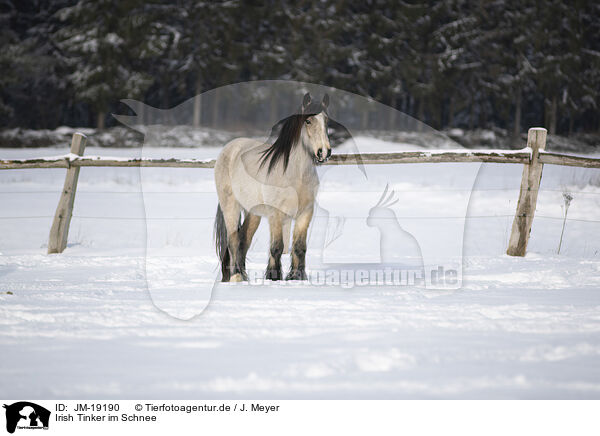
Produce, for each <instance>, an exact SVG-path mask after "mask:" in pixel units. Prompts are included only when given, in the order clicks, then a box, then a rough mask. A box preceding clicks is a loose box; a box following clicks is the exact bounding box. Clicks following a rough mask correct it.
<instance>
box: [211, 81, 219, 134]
mask: <svg viewBox="0 0 600 436" xmlns="http://www.w3.org/2000/svg"><path fill="white" fill-rule="evenodd" d="M220 94H221V90H220V89H219V88H217V89H215V92H214V93H213V105H212V106H213V107H212V109H213V110H212V124H213V125H212V127H213V129H214V128H216V127H217V123H218V122H219V120H218V118H219V97H220Z"/></svg>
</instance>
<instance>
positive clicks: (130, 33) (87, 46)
mask: <svg viewBox="0 0 600 436" xmlns="http://www.w3.org/2000/svg"><path fill="white" fill-rule="evenodd" d="M144 7H148V3H147V2H144V1H141V0H123V1H119V2H114V1H110V0H81V1H80V2H78V3H77V4H76V5H74V6H69V7H66V8H63V9H61V10H60V11H58V12H57V18H58V19H59V20H60V21H61V22H62V24H63V27H61V28H60V29H58V30H57V31H56V32H55V33H54V34H53V40H54V42H55V43H56V45H57V46H58V47H59V48H60V49H61V51H62V52H63V54H64V56H65V60H66V62H67V64H68V65H69V67H70V73H69V74H68V76H67V80H68V81H69V83H70V84H71V85H72V87H73V88H74V91H75V95H76V97H77V98H78V99H79V100H81V101H84V102H86V103H87V104H89V105H90V107H91V108H92V109H93V110H94V112H95V113H96V119H97V122H96V125H97V127H98V128H103V127H104V123H105V117H106V113H107V111H108V109H109V107H110V106H111V105H112V104H114V103H115V102H117V101H118V100H120V99H122V98H139V97H140V96H141V95H142V93H143V91H144V90H145V89H146V88H147V87H148V86H149V85H150V83H151V81H150V78H149V77H148V76H147V75H146V74H144V72H142V71H140V70H139V63H140V60H142V59H144V58H147V57H151V56H159V55H160V54H161V53H162V52H163V51H164V49H165V41H164V38H160V37H158V38H147V36H148V35H155V34H156V33H159V34H160V32H157V29H156V28H155V24H154V23H152V22H149V21H148V19H147V18H148V15H147V14H146V13H145V11H144ZM159 30H160V29H159Z"/></svg>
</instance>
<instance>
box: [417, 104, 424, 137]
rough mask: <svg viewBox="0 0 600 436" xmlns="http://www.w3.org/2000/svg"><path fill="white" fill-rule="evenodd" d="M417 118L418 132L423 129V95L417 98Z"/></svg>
mask: <svg viewBox="0 0 600 436" xmlns="http://www.w3.org/2000/svg"><path fill="white" fill-rule="evenodd" d="M417 118H418V120H419V121H420V123H419V125H418V130H419V132H422V131H423V123H424V122H425V98H424V97H420V98H419V109H418V113H417Z"/></svg>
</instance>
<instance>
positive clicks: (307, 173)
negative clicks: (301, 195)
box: [286, 143, 318, 180]
mask: <svg viewBox="0 0 600 436" xmlns="http://www.w3.org/2000/svg"><path fill="white" fill-rule="evenodd" d="M288 172H289V177H291V178H294V179H297V180H303V179H306V178H308V179H309V180H310V179H312V178H314V179H316V180H318V179H317V170H316V169H315V165H314V163H313V160H312V158H311V156H310V155H309V154H308V153H307V152H306V150H305V149H304V146H303V145H302V143H297V144H295V145H294V146H293V147H292V150H291V151H290V161H289V164H288V169H287V170H286V173H288Z"/></svg>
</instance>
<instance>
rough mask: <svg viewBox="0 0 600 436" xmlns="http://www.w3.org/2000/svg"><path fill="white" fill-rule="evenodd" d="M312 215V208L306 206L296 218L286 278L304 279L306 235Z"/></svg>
mask: <svg viewBox="0 0 600 436" xmlns="http://www.w3.org/2000/svg"><path fill="white" fill-rule="evenodd" d="M312 216H313V208H312V207H310V208H307V209H306V210H305V211H303V212H302V213H301V214H300V215H299V216H298V217H297V218H296V225H295V226H294V239H293V242H292V265H291V268H290V272H289V274H288V275H287V277H286V278H285V279H286V280H306V263H305V259H306V235H307V233H308V226H309V225H310V220H311V219H312Z"/></svg>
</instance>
